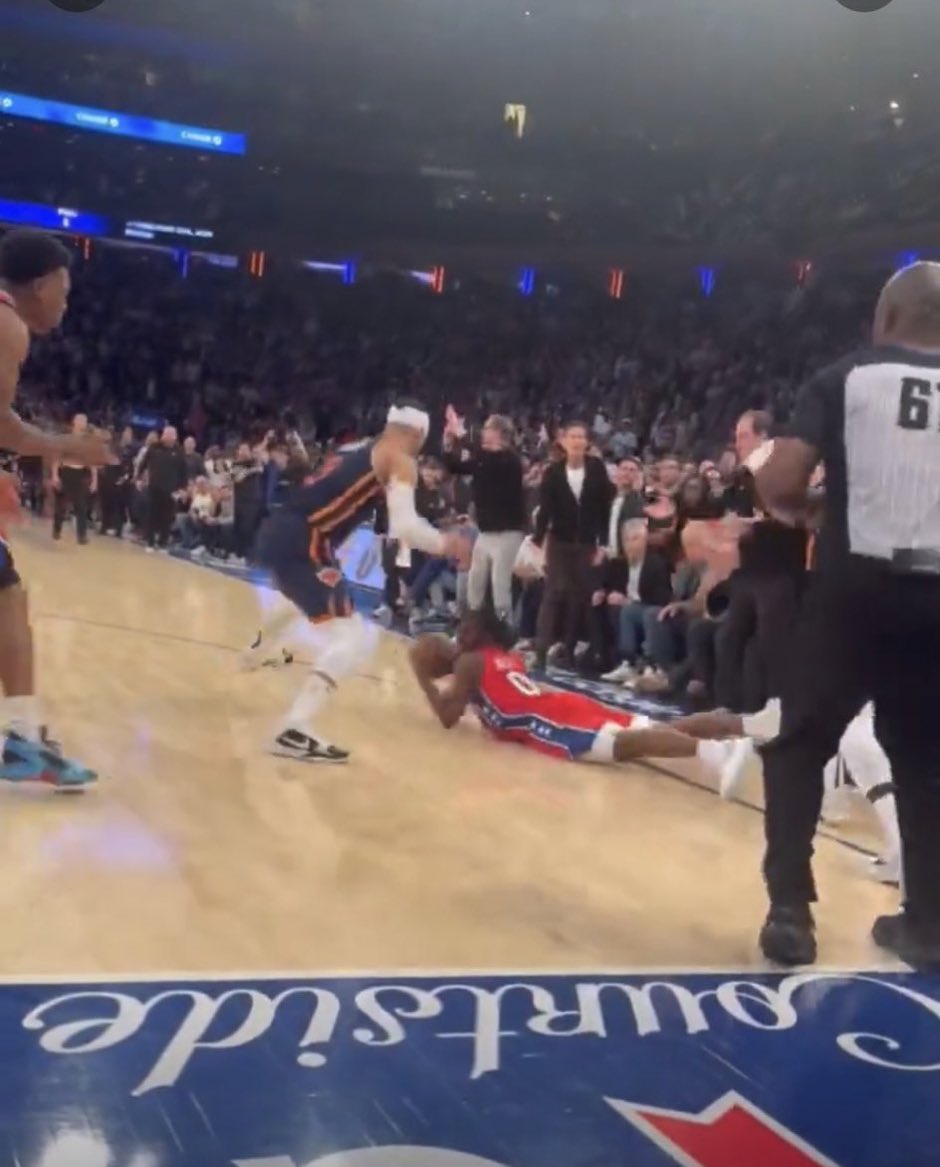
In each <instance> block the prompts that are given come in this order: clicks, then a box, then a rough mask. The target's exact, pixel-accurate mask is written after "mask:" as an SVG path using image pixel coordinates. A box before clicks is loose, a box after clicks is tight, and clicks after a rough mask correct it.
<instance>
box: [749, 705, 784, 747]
mask: <svg viewBox="0 0 940 1167" xmlns="http://www.w3.org/2000/svg"><path fill="white" fill-rule="evenodd" d="M744 728H745V730H746V731H747V734H748V737H751V738H753V739H754V741H756V742H769V741H773V739H774V738H775V737H777V735H778V734H779V733H780V698H779V697H771V699H770V700H769V701H768V702H767V704H766V705H765V706H764V708H763V709H760V710H758V712H757V713H747V714H745V716H744Z"/></svg>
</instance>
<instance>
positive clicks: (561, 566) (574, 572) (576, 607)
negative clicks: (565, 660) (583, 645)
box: [536, 539, 595, 660]
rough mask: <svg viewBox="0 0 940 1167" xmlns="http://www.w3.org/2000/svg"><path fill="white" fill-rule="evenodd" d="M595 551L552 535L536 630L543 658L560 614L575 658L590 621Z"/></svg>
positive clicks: (566, 637)
mask: <svg viewBox="0 0 940 1167" xmlns="http://www.w3.org/2000/svg"><path fill="white" fill-rule="evenodd" d="M594 554H595V548H594V547H591V546H583V545H581V544H579V543H557V542H556V541H555V540H554V539H549V542H548V548H547V550H546V553H545V584H544V590H543V593H542V604H541V607H540V608H539V616H538V625H537V631H536V651H537V654H538V656H539V658H540V660H542V659H544V657H545V654H546V653H547V652H548V650H549V648H551V645H552V641H553V640H554V637H555V629H556V628H557V626H558V621H559V617H561V620H562V627H563V628H564V633H563V636H564V643H565V649H566V651H567V654H568V656H569V658H573V656H574V649H575V645H576V644H577V642H578V637H579V636H580V635H581V632H582V630H583V629H584V627H585V626H586V624H587V619H588V606H589V604H590V602H591V567H592V564H593V562H594Z"/></svg>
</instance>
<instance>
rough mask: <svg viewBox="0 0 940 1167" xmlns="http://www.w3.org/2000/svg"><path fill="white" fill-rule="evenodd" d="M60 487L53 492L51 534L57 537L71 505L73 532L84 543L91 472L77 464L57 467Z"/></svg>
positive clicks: (86, 533) (89, 501)
mask: <svg viewBox="0 0 940 1167" xmlns="http://www.w3.org/2000/svg"><path fill="white" fill-rule="evenodd" d="M59 481H60V482H61V483H62V485H61V487H60V488H59V489H58V490H57V491H56V492H55V499H54V500H53V511H52V534H53V537H54V538H56V539H58V537H59V536H60V535H61V534H62V524H63V523H64V522H65V516H66V515H67V513H68V509H69V507H70V506H71V508H72V513H73V514H74V516H75V534H76V535H77V536H78V541H79V542H80V543H84V542H85V540H86V539H87V538H88V511H89V509H90V505H91V472H90V471H89V470H85V469H84V468H82V467H78V466H61V467H60V468H59Z"/></svg>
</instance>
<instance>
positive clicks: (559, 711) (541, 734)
mask: <svg viewBox="0 0 940 1167" xmlns="http://www.w3.org/2000/svg"><path fill="white" fill-rule="evenodd" d="M479 655H480V656H481V658H482V660H483V676H482V677H481V679H480V685H479V689H478V690H477V694H476V698H475V700H474V702H473V707H474V709H475V711H476V713H477V716H478V717H479V718H480V721H481V722H482V723H483V725H484V726H485V727H486V728H487V729H488V730H489V731H490V733H492V734H493V735H494V737H498V738H500V739H501V740H503V741H511V742H518V743H519V744H520V745H525V746H530V747H531V748H532V749H536V750H540V751H541V752H542V753H545V754H551V755H552V756H553V757H556V758H581V757H584V756H585V755H590V754H591V753H592V751H593V750H594V747H595V743H596V740H597V737H598V735H599V734H600V733H601V732H602V731H615V732H616V731H619V730H622V729H629V727H630V726H631V725H632V724H634V721H635V719H634V718H633V717H632V716H631V715H630V714H629V713H626V712H624V711H622V710H613V709H608V708H607V706H606V705H602V704H601V702H600V701H595V700H594V698H593V697H588V696H586V695H585V694H583V693H562V692H559V691H557V690H555V689H543V688H542V687H541V686H540V685H537V684H536V683H535V681H533V680H532V678H531V677H530V676H529V675H528V673H527V672H526V668H525V662H524V661H523V659H522V657H521V656H519V654H518V653H515V652H505V651H504V650H502V649H498V648H485V649H483V650H482V651H481V652H480V654H479Z"/></svg>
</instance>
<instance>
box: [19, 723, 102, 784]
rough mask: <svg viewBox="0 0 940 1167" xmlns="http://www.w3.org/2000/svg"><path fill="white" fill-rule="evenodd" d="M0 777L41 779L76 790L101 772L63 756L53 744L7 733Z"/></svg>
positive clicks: (25, 779)
mask: <svg viewBox="0 0 940 1167" xmlns="http://www.w3.org/2000/svg"><path fill="white" fill-rule="evenodd" d="M0 781H3V782H14V783H15V782H42V783H44V784H45V785H47V786H51V787H53V789H54V790H56V791H61V792H69V793H73V792H77V791H80V790H85V789H86V788H87V787H89V786H93V785H94V784H95V783H96V782H97V781H98V775H97V774H96V773H95V772H94V771H93V770H89V769H88V768H87V767H86V766H82V765H79V763H77V762H72V761H69V759H68V758H64V757H63V756H62V754H61V752H60V751H59V750H58V749H57V748H55V746H54V745H49V744H47V743H46V742H45V741H40V742H34V741H30V740H29V738H25V737H22V736H21V735H20V734H18V733H12V732H11V733H7V736H6V739H5V741H4V743H3V759H2V761H0Z"/></svg>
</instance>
